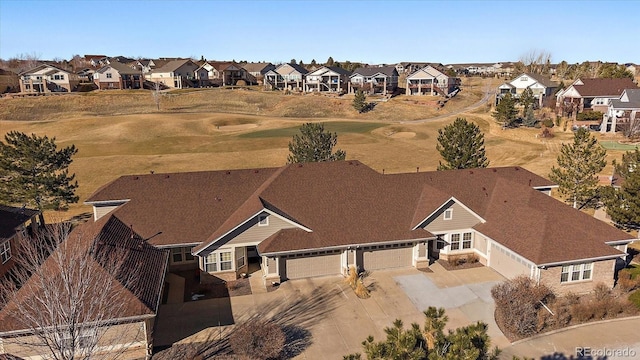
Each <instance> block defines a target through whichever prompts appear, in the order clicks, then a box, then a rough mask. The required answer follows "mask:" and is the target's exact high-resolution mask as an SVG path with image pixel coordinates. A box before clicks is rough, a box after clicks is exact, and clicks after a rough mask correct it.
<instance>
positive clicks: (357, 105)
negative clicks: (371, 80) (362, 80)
mask: <svg viewBox="0 0 640 360" xmlns="http://www.w3.org/2000/svg"><path fill="white" fill-rule="evenodd" d="M353 108H354V109H356V110H358V112H359V113H362V112H364V110H365V109H366V108H367V95H365V93H364V91H362V90H358V91H356V95H355V97H354V98H353Z"/></svg>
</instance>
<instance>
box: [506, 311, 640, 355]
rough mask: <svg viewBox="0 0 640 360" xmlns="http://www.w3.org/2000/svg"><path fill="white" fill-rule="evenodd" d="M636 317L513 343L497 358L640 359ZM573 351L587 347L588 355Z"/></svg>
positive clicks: (639, 340) (637, 320) (639, 318)
mask: <svg viewBox="0 0 640 360" xmlns="http://www.w3.org/2000/svg"><path fill="white" fill-rule="evenodd" d="M638 329H640V317H635V318H627V319H620V320H613V321H606V322H599V323H593V324H585V325H581V326H576V327H572V328H569V329H564V330H560V331H558V332H555V333H552V334H549V335H541V336H537V337H534V338H530V339H526V340H522V341H518V342H515V343H513V344H512V345H511V346H509V347H506V348H504V349H503V352H502V355H501V358H502V359H512V357H513V356H514V355H515V356H520V357H523V356H526V357H529V358H530V357H533V358H535V359H557V360H562V359H607V360H614V359H640V336H639V335H638ZM576 348H590V350H591V356H587V355H588V354H586V353H585V354H582V355H583V356H580V355H581V354H579V353H577V349H576ZM585 352H586V351H585Z"/></svg>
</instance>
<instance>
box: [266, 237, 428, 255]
mask: <svg viewBox="0 0 640 360" xmlns="http://www.w3.org/2000/svg"><path fill="white" fill-rule="evenodd" d="M436 239H437V238H436V237H430V238H416V239H405V240H393V241H379V242H372V243H362V244H345V245H336V246H324V247H321V248H310V249H299V250H289V251H277V252H265V253H261V254H260V255H264V256H269V255H282V254H295V253H301V252H309V251H325V250H335V249H345V248H346V249H350V248H356V249H357V248H360V247H362V246H369V245H380V244H399V243H403V242H409V241H413V242H416V241H417V242H420V241H429V240H436Z"/></svg>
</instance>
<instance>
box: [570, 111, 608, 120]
mask: <svg viewBox="0 0 640 360" xmlns="http://www.w3.org/2000/svg"><path fill="white" fill-rule="evenodd" d="M602 115H603V114H602V113H601V112H600V111H586V112H581V113H579V114H578V115H576V119H577V120H579V121H595V120H602Z"/></svg>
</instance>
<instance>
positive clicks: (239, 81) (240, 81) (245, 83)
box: [236, 80, 247, 86]
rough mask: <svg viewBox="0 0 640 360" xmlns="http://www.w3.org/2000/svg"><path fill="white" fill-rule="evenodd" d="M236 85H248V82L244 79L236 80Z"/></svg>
mask: <svg viewBox="0 0 640 360" xmlns="http://www.w3.org/2000/svg"><path fill="white" fill-rule="evenodd" d="M236 86H247V82H246V81H244V80H238V81H236Z"/></svg>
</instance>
